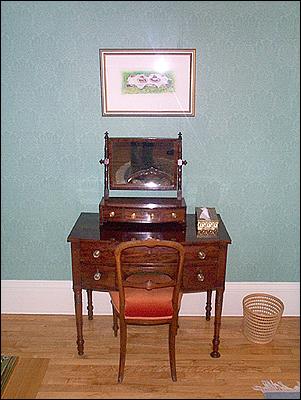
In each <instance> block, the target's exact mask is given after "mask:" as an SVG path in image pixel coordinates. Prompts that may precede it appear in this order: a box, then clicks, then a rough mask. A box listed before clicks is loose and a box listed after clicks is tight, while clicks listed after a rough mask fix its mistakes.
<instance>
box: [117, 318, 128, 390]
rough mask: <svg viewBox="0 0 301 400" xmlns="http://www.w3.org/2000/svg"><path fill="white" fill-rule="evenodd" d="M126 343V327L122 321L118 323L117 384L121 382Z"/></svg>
mask: <svg viewBox="0 0 301 400" xmlns="http://www.w3.org/2000/svg"><path fill="white" fill-rule="evenodd" d="M126 341H127V325H126V323H125V322H124V321H122V320H121V321H120V356H119V372H118V383H121V382H122V381H123V376H124V366H125V355H126Z"/></svg>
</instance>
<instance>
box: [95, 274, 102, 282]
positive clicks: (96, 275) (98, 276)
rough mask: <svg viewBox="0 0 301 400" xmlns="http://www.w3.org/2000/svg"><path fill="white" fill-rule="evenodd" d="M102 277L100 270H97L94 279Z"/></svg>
mask: <svg viewBox="0 0 301 400" xmlns="http://www.w3.org/2000/svg"><path fill="white" fill-rule="evenodd" d="M100 278H101V273H100V272H96V274H94V280H95V281H99V279H100Z"/></svg>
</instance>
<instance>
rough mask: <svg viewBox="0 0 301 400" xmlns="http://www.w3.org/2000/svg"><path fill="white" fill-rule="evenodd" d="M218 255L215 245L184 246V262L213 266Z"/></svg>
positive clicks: (218, 251) (218, 250)
mask: <svg viewBox="0 0 301 400" xmlns="http://www.w3.org/2000/svg"><path fill="white" fill-rule="evenodd" d="M219 254H220V249H219V246H218V245H216V244H208V243H204V244H199V245H192V246H185V261H186V262H190V263H191V262H193V263H195V262H198V263H200V264H202V265H209V264H210V265H214V264H217V262H218V257H219Z"/></svg>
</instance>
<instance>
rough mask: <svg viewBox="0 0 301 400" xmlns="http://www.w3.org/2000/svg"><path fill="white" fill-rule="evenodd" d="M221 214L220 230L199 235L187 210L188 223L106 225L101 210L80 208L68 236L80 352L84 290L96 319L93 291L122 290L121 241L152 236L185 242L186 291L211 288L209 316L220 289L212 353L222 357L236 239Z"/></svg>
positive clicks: (208, 301)
mask: <svg viewBox="0 0 301 400" xmlns="http://www.w3.org/2000/svg"><path fill="white" fill-rule="evenodd" d="M218 218H219V226H218V234H217V235H216V236H215V237H202V238H198V237H197V230H196V219H195V215H194V214H186V225H182V224H178V223H172V222H171V223H164V224H160V223H157V224H156V223H151V224H141V223H140V224H139V223H126V222H114V223H111V222H105V223H103V224H102V225H101V224H100V223H99V214H98V213H81V214H80V216H79V218H78V219H77V221H76V223H75V225H74V227H73V228H72V230H71V232H70V234H69V236H68V239H67V241H68V242H70V243H71V255H72V277H73V290H74V301H75V316H76V326H77V347H78V354H79V355H82V354H83V353H84V338H83V315H82V311H83V310H82V291H83V290H86V291H87V296H88V319H93V304H92V293H93V291H101V292H107V291H109V290H117V285H116V280H115V260H114V249H115V247H116V246H117V244H118V243H119V242H121V241H128V240H138V239H147V238H150V237H152V238H157V239H166V240H175V241H178V242H180V243H182V244H183V245H184V247H185V265H184V276H183V292H184V293H193V292H207V303H206V310H205V313H206V319H207V320H209V319H210V314H211V296H212V291H213V290H215V291H216V296H215V316H214V334H213V340H212V343H213V350H212V352H211V353H210V354H211V356H212V357H214V358H217V357H219V356H220V353H219V351H218V348H219V342H220V339H219V334H220V325H221V315H222V303H223V293H224V287H225V274H226V260H227V248H228V245H229V244H230V243H231V238H230V236H229V234H228V232H227V230H226V227H225V225H224V223H223V221H222V219H221V217H220V215H218ZM135 261H136V262H137V259H136V260H135ZM138 261H140V260H138ZM143 263H145V260H143V259H141V264H143Z"/></svg>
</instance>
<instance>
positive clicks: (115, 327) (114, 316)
mask: <svg viewBox="0 0 301 400" xmlns="http://www.w3.org/2000/svg"><path fill="white" fill-rule="evenodd" d="M111 304H112V310H113V331H114V336H115V337H116V336H117V332H118V317H117V314H116V310H115V307H114V306H113V303H112V302H111Z"/></svg>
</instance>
